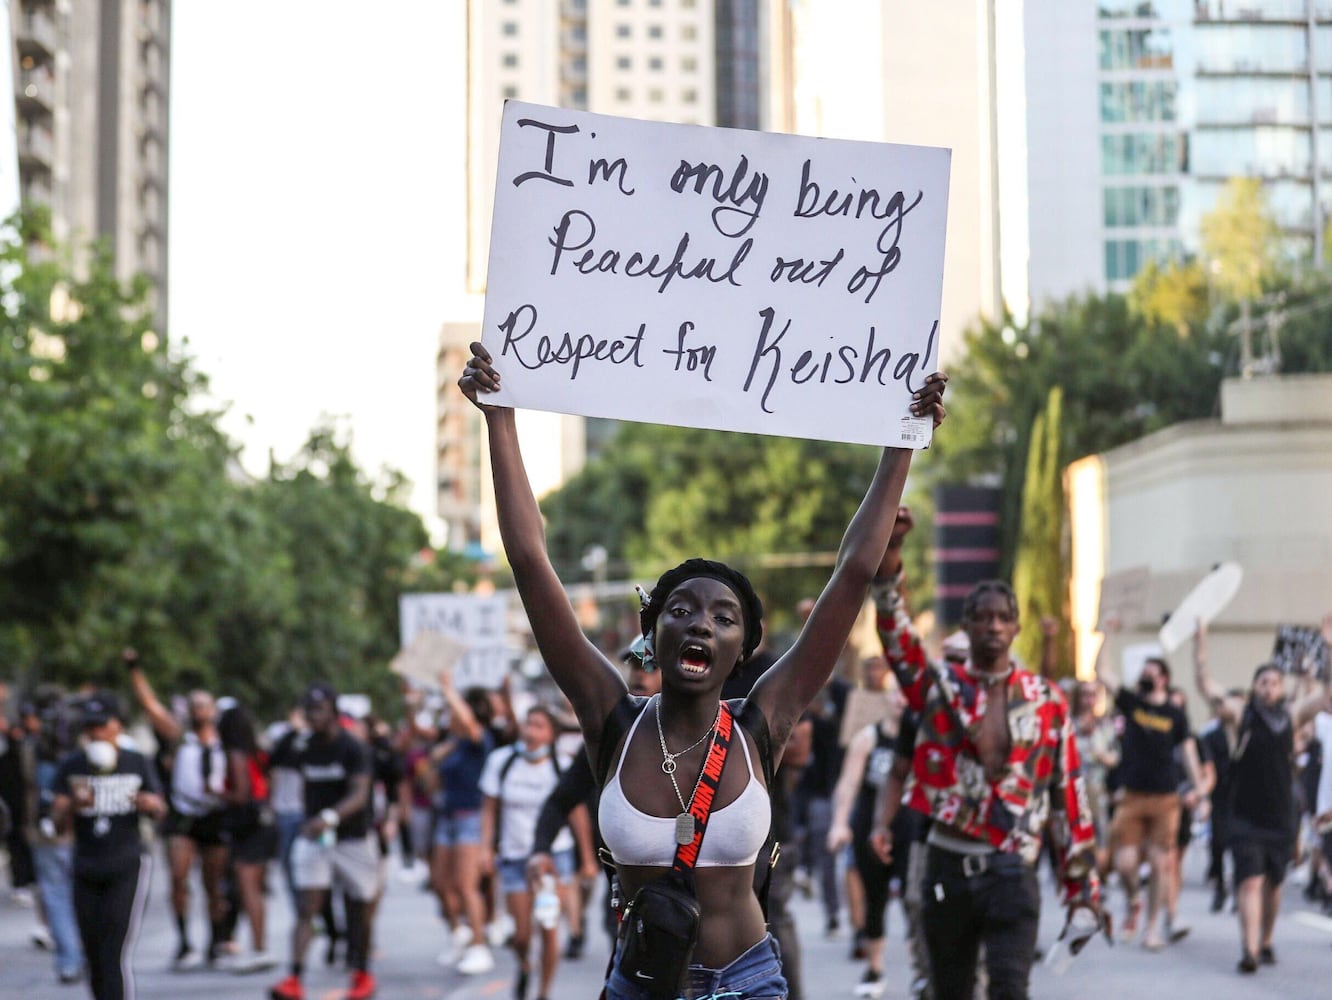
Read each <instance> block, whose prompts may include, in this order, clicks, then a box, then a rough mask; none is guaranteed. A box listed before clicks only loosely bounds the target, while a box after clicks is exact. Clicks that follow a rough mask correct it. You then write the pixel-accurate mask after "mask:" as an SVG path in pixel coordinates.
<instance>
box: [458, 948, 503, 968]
mask: <svg viewBox="0 0 1332 1000" xmlns="http://www.w3.org/2000/svg"><path fill="white" fill-rule="evenodd" d="M457 968H458V971H459V972H461V973H462V974H463V975H464V976H479V975H482V974H484V973H487V972H490V971H492V970H493V969H494V968H495V956H494V955H492V954H491V953H490V949H489V948H487V947H486V946H485V945H483V944H473V945H468V946H467V950H466V951H465V952H463V957H462V959H461V960H460V961H459V962H458V966H457Z"/></svg>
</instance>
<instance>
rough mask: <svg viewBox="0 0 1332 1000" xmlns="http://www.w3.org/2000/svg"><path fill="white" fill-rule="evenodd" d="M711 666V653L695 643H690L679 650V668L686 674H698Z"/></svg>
mask: <svg viewBox="0 0 1332 1000" xmlns="http://www.w3.org/2000/svg"><path fill="white" fill-rule="evenodd" d="M710 666H712V654H711V653H710V652H708V650H707V649H705V648H704V647H702V646H700V645H697V644H696V643H690V644H689V645H687V646H684V647H682V648H681V650H680V669H681V670H683V671H684V672H685V673H686V674H692V675H694V676H699V675H701V674H706V673H707V672H708V667H710Z"/></svg>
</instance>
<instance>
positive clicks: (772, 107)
mask: <svg viewBox="0 0 1332 1000" xmlns="http://www.w3.org/2000/svg"><path fill="white" fill-rule="evenodd" d="M787 6H788V0H469V2H468V4H467V179H466V185H467V189H466V199H467V200H466V219H467V225H466V239H467V247H466V254H465V265H464V266H465V271H466V273H465V276H464V282H465V288H466V291H467V292H469V293H473V294H480V293H483V292H484V291H485V283H486V281H485V278H486V265H487V257H488V253H489V245H490V221H491V212H492V193H493V190H494V185H495V172H496V168H497V163H498V158H499V131H500V119H501V114H502V110H503V105H504V101H505V100H508V99H516V100H523V101H530V102H532V103H535V104H546V105H555V106H559V107H567V108H577V109H580V110H587V111H594V112H599V113H603V114H613V115H623V116H626V117H631V118H643V119H648V120H652V121H668V122H676V123H679V124H684V125H714V124H719V125H728V126H733V127H738V128H764V129H786V128H789V125H790V119H791V101H790V98H789V93H790V85H789V79H790V55H791V42H790V35H789V31H790V16H789V13H788V10H787ZM455 328H456V329H455ZM460 329H461V326H459V325H458V324H446V325H445V334H447V335H448V336H450V337H452V338H453V339H454V340H457V339H458V338H459V337H461V336H462V334H461V333H460V332H459V330H460ZM471 329H472V330H473V332H474V334H475V333H478V332H479V331H476V327H475V325H474V324H473V325H472V326H471ZM467 339H475V337H474V336H471V337H468V338H467ZM466 342H467V341H466V340H462V341H461V343H463V344H466ZM446 349H447V348H446V345H445V342H444V341H443V340H441V344H440V358H441V365H443V363H444V362H443V359H444V358H445V353H446ZM456 377H457V376H456V370H455V374H454V376H453V378H456ZM451 383H452V380H451V379H445V377H444V372H443V370H442V368H441V375H440V385H441V389H440V402H439V404H438V412H439V415H440V424H439V428H438V434H439V442H440V443H439V446H438V451H439V454H440V456H441V463H443V462H444V461H445V459H446V458H448V457H450V456H453V455H457V454H462V453H464V452H466V451H467V446H455V445H454V444H453V443H451V442H449V441H446V440H445V438H444V435H445V434H452V433H458V432H465V433H475V428H474V427H473V428H470V429H469V428H468V427H467V426H466V425H463V424H459V423H457V422H456V421H454V420H452V419H450V418H449V417H448V413H449V411H450V407H452V406H453V400H452V399H446V398H445V397H446V396H447V395H448V394H449V393H450V392H452V393H453V394H454V395H456V391H457V390H456V389H452V386H451ZM612 429H613V425H612V423H611V422H609V421H596V420H585V419H584V418H582V417H577V416H565V415H560V414H546V413H523V414H521V415H520V420H519V433H520V437H521V438H522V443H523V450H524V454H525V455H526V456H527V460H528V473H529V475H530V476H531V479H532V485H533V489H534V490H535V491H536V492H537V495H538V496H540V495H541V494H542V493H544V492H546V491H548V490H551V489H554V488H555V487H557V486H559V485H560V484H561V483H563V482H564V481H565V480H566V479H568V478H569V476H571V475H572V474H573V473H575V472H576V471H577V470H578V469H579V468H581V466H582V465H583V462H584V461H585V459H586V457H587V455H588V454H594V453H595V452H596V450H597V449H598V448H599V447H600V446H601V445H602V444H603V443H604V442H605V440H607V438H608V437H609V434H610V433H611V431H612ZM481 462H482V464H481V465H480V466H478V467H477V473H476V474H477V476H478V477H479V480H480V481H481V483H482V485H481V486H479V487H477V488H476V489H475V490H473V489H472V488H471V487H468V488H467V489H465V490H464V491H463V493H462V494H458V492H457V485H458V484H457V480H456V479H455V478H454V477H453V475H452V473H451V471H446V468H445V466H444V464H441V467H440V501H439V509H440V515H441V517H443V518H444V520H445V521H446V522H447V523H448V524H450V526H451V527H452V526H455V525H457V526H459V530H460V531H461V532H462V534H459V535H454V534H452V533H451V535H450V542H449V544H450V545H451V546H453V547H460V546H461V545H464V544H467V543H470V542H472V541H474V540H478V539H479V540H480V542H481V544H482V545H483V546H484V547H486V548H487V549H493V548H494V546H495V545H496V544H497V534H496V532H495V529H494V514H493V510H494V505H493V500H488V499H487V495H486V493H485V491H486V490H487V489H488V488H489V474H488V471H487V468H488V467H486V466H485V463H484V456H481ZM451 468H452V467H451V466H450V469H451ZM460 495H461V496H462V497H465V498H466V500H465V502H471V499H472V498H474V497H475V498H479V501H480V503H481V509H482V511H483V512H484V513H479V514H478V515H477V517H476V519H475V522H476V530H475V532H473V530H472V529H471V528H468V527H465V525H464V522H465V521H466V518H462V519H461V520H460V519H459V516H458V513H457V511H456V510H455V506H456V503H457V502H458V500H459V496H460Z"/></svg>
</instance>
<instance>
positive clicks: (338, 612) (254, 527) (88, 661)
mask: <svg viewBox="0 0 1332 1000" xmlns="http://www.w3.org/2000/svg"><path fill="white" fill-rule="evenodd" d="M50 245H51V241H50V238H49V233H48V230H47V227H46V220H45V219H44V218H43V217H42V216H41V215H39V214H29V215H24V216H21V217H19V218H17V219H15V220H13V221H12V222H11V225H10V228H9V229H8V230H7V231H6V232H5V234H4V237H3V249H0V426H3V427H4V434H3V435H0V657H3V663H4V667H3V673H4V674H5V675H8V676H10V677H13V678H15V679H17V680H19V681H20V682H27V683H32V682H34V681H36V680H37V679H41V680H56V681H63V682H65V683H68V684H71V685H81V684H108V683H109V684H113V685H117V686H119V684H120V680H121V678H120V676H119V673H118V672H117V671H116V669H115V663H116V660H117V657H118V654H119V651H120V650H121V648H122V647H124V646H125V645H127V644H132V645H134V646H136V647H137V648H138V649H139V650H140V652H141V654H142V656H143V659H144V662H145V664H146V666H147V668H148V670H149V671H150V675H151V676H152V677H153V679H154V682H155V683H156V684H157V686H158V688H159V690H161V691H162V692H164V693H166V692H171V691H176V690H179V689H180V688H181V687H182V686H183V685H185V684H187V683H203V684H207V685H209V686H212V687H214V688H215V689H217V690H219V691H224V692H227V693H231V694H235V695H239V696H241V697H242V698H243V699H246V700H248V701H249V702H250V703H251V704H253V705H257V706H261V711H262V712H263V713H264V714H265V715H266V716H270V717H271V716H275V715H278V714H281V712H282V710H283V708H284V706H285V705H286V704H287V703H288V702H289V701H290V699H292V698H293V697H294V696H295V695H296V694H297V693H299V691H300V689H301V687H302V686H303V685H304V684H306V683H308V682H309V681H310V680H312V679H314V678H316V677H326V678H329V679H331V680H333V681H334V682H335V683H337V684H339V685H341V686H343V687H345V688H346V689H348V690H352V689H358V690H368V691H371V692H373V693H378V694H386V693H387V692H388V691H389V690H390V689H391V688H392V686H393V685H392V683H391V679H390V678H389V677H388V676H387V674H386V671H385V670H384V666H385V664H386V662H387V660H388V659H389V657H390V656H391V655H392V654H393V653H394V652H395V651H396V648H397V596H398V593H399V592H400V590H403V589H423V588H428V589H447V588H448V587H449V586H451V585H452V583H453V581H454V580H455V579H459V578H461V577H463V576H464V575H465V572H464V567H463V566H461V565H459V564H458V563H454V562H448V561H445V560H434V561H428V562H427V561H423V560H422V559H421V558H420V556H419V553H420V552H421V551H422V550H423V549H424V548H425V546H426V542H427V538H426V533H425V529H424V527H423V526H422V525H421V523H420V521H419V519H418V518H417V517H416V516H415V515H414V514H412V513H410V512H408V511H407V510H405V509H403V507H402V506H401V505H400V504H401V491H402V485H403V484H402V480H401V477H398V476H394V475H391V474H390V475H389V476H388V477H387V478H385V479H384V480H383V481H378V482H376V481H372V480H370V479H369V478H368V477H366V476H365V475H364V474H363V473H362V472H361V471H360V470H359V469H357V467H356V465H355V463H354V462H353V460H352V458H351V454H350V450H349V446H348V443H347V441H346V440H345V435H339V434H338V433H337V432H336V431H335V430H334V429H331V428H318V429H316V430H315V431H314V432H313V433H312V434H311V437H310V440H309V442H308V443H307V444H306V446H305V448H304V449H303V450H302V451H301V453H300V454H299V455H298V456H297V457H296V459H295V460H294V461H292V462H291V463H290V464H287V465H274V467H273V469H272V470H271V472H270V473H269V475H268V477H267V478H266V479H264V480H262V481H259V482H254V481H252V480H251V479H250V478H249V477H248V476H246V475H245V473H244V472H243V470H242V469H241V468H240V466H239V464H238V462H237V458H236V453H237V449H236V445H235V444H234V443H233V442H232V441H230V440H229V439H228V438H227V437H226V436H225V434H223V432H222V431H221V430H219V428H218V425H217V418H218V416H219V414H218V413H216V412H213V411H210V410H209V409H207V408H206V407H205V406H203V405H202V403H201V400H202V398H203V390H204V389H205V388H206V381H205V379H204V377H203V376H202V375H201V374H200V373H199V372H198V371H196V370H195V369H194V367H193V366H192V364H191V363H190V361H189V360H188V359H187V358H185V357H184V356H183V354H182V353H181V352H180V351H178V350H171V349H168V346H167V345H165V344H163V343H162V342H161V340H160V338H159V337H158V335H157V334H156V333H155V332H154V326H153V317H152V315H151V312H150V310H149V309H148V307H147V305H146V293H147V290H148V286H147V283H146V282H145V281H142V280H138V281H134V282H131V283H129V284H128V285H122V284H121V283H119V282H118V281H117V280H116V279H115V277H114V272H113V269H112V266H111V260H110V258H109V255H108V254H107V253H106V251H105V250H104V248H101V247H94V248H93V249H92V252H91V254H90V257H89V261H88V264H87V266H86V268H85V269H83V270H85V271H86V276H80V275H81V274H82V272H79V273H78V274H76V272H75V270H74V269H73V268H72V267H71V266H70V265H69V264H68V263H67V262H65V261H63V260H62V258H61V256H60V253H59V252H51V251H49V250H48V251H46V252H44V253H41V254H39V255H34V254H32V253H30V249H29V248H31V247H49V246H50Z"/></svg>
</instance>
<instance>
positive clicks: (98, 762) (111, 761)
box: [85, 740, 120, 774]
mask: <svg viewBox="0 0 1332 1000" xmlns="http://www.w3.org/2000/svg"><path fill="white" fill-rule="evenodd" d="M85 752H86V753H87V755H88V763H89V764H91V765H92V766H93V769H94V770H97V771H100V772H101V773H102V774H106V773H107V772H109V771H111V770H113V769H114V768H115V766H116V760H117V758H118V757H119V756H120V753H119V752H118V751H117V750H116V745H115V744H114V743H109V742H107V741H106V740H93V741H92V742H90V743H89V744H88V746H87V748H86V749H85Z"/></svg>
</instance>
